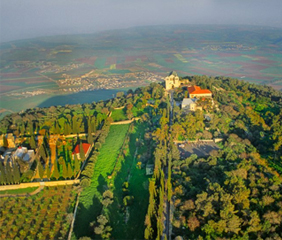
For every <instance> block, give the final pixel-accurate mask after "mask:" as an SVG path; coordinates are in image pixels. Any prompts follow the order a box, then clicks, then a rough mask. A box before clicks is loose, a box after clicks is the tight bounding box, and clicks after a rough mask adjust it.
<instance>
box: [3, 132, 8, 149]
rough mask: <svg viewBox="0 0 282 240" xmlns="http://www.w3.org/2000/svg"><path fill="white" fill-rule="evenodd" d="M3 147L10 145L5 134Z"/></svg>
mask: <svg viewBox="0 0 282 240" xmlns="http://www.w3.org/2000/svg"><path fill="white" fill-rule="evenodd" d="M3 147H4V148H7V147H9V145H8V140H7V138H6V136H5V135H3Z"/></svg>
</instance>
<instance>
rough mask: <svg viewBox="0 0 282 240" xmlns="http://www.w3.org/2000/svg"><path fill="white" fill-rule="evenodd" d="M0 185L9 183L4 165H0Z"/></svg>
mask: <svg viewBox="0 0 282 240" xmlns="http://www.w3.org/2000/svg"><path fill="white" fill-rule="evenodd" d="M0 173H1V176H0V184H6V183H7V177H6V171H5V168H4V167H3V165H2V164H0Z"/></svg>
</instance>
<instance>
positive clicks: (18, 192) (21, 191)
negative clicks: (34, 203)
mask: <svg viewBox="0 0 282 240" xmlns="http://www.w3.org/2000/svg"><path fill="white" fill-rule="evenodd" d="M36 189H37V187H30V188H22V189H12V190H4V191H0V195H4V194H25V193H31V192H33V191H35V190H36Z"/></svg>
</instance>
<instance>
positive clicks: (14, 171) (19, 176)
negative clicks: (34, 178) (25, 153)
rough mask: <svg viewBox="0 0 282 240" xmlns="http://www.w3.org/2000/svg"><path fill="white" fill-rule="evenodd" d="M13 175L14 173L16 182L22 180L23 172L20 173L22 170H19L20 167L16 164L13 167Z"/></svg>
mask: <svg viewBox="0 0 282 240" xmlns="http://www.w3.org/2000/svg"><path fill="white" fill-rule="evenodd" d="M13 175H14V180H15V182H16V183H20V180H21V174H20V170H19V167H18V165H16V164H14V167H13Z"/></svg>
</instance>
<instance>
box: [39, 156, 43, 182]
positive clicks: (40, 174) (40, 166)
mask: <svg viewBox="0 0 282 240" xmlns="http://www.w3.org/2000/svg"><path fill="white" fill-rule="evenodd" d="M38 172H39V177H40V179H41V180H42V179H43V176H44V168H43V166H42V164H41V162H40V160H39V161H38Z"/></svg>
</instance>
